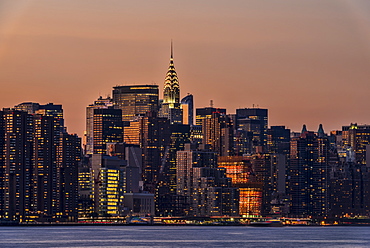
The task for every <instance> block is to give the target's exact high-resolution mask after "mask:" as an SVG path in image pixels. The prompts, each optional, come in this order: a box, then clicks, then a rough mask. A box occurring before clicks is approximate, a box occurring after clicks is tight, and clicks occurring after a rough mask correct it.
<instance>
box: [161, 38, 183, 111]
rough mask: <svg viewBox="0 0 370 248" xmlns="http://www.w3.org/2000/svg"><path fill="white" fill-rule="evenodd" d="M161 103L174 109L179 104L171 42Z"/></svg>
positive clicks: (177, 81) (178, 87)
mask: <svg viewBox="0 0 370 248" xmlns="http://www.w3.org/2000/svg"><path fill="white" fill-rule="evenodd" d="M163 103H169V104H170V106H169V107H170V108H176V107H177V106H178V104H179V103H180V85H179V79H178V77H177V73H176V70H175V65H174V63H173V45H172V40H171V58H170V65H169V67H168V71H167V74H166V78H165V81H164V89H163Z"/></svg>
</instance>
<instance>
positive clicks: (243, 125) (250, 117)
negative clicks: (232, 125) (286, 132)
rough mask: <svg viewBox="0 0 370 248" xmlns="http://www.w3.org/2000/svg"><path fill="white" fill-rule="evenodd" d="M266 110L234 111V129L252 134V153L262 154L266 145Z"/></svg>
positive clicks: (245, 109)
mask: <svg viewBox="0 0 370 248" xmlns="http://www.w3.org/2000/svg"><path fill="white" fill-rule="evenodd" d="M267 112H268V111H267V109H260V108H244V109H237V110H236V125H237V127H236V129H237V130H239V129H240V130H244V131H246V132H252V133H253V139H252V149H253V151H252V152H253V153H256V152H257V151H258V152H263V149H265V148H266V145H267V124H268V117H267Z"/></svg>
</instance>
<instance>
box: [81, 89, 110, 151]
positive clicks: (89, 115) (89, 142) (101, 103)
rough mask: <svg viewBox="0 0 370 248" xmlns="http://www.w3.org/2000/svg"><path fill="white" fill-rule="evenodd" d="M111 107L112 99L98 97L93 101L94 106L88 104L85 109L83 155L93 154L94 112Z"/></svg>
mask: <svg viewBox="0 0 370 248" xmlns="http://www.w3.org/2000/svg"><path fill="white" fill-rule="evenodd" d="M111 106H113V102H112V98H110V97H107V98H103V97H101V96H100V97H99V98H98V100H96V101H94V104H90V105H89V106H87V107H86V133H85V142H84V147H85V154H93V153H94V110H95V109H101V108H104V109H106V108H108V107H111Z"/></svg>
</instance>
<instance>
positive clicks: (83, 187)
mask: <svg viewBox="0 0 370 248" xmlns="http://www.w3.org/2000/svg"><path fill="white" fill-rule="evenodd" d="M90 156H91V155H90ZM89 162H90V159H89V156H85V157H83V158H82V161H81V163H80V166H79V168H78V195H79V198H78V217H79V218H81V217H90V216H93V213H94V176H93V174H92V169H91V166H90V164H89Z"/></svg>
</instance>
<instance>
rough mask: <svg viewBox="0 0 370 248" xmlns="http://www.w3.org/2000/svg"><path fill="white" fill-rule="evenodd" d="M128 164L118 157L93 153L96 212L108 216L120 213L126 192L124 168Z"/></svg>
mask: <svg viewBox="0 0 370 248" xmlns="http://www.w3.org/2000/svg"><path fill="white" fill-rule="evenodd" d="M126 165H127V164H126V161H124V160H120V159H118V158H117V157H110V156H106V155H102V154H92V156H91V168H92V173H93V176H94V203H95V207H94V210H95V213H98V214H99V215H101V216H106V217H107V216H119V215H120V213H121V211H122V207H123V205H122V204H121V203H120V201H121V198H123V193H124V189H123V184H124V183H123V175H122V173H123V172H122V168H123V167H125V166H126Z"/></svg>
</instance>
